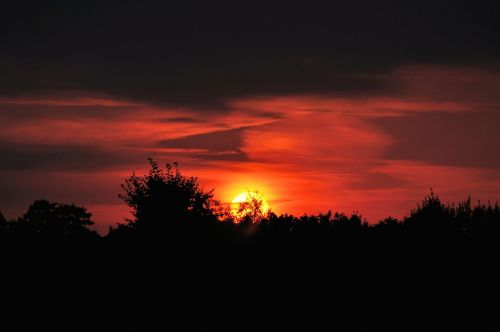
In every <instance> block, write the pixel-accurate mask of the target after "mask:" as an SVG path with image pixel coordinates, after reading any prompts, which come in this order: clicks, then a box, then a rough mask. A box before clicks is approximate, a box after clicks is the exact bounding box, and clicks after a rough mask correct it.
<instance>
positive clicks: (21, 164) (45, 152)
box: [0, 141, 147, 172]
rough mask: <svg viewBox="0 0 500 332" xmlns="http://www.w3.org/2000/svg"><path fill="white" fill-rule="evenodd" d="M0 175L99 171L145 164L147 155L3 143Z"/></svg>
mask: <svg viewBox="0 0 500 332" xmlns="http://www.w3.org/2000/svg"><path fill="white" fill-rule="evenodd" d="M0 156H1V157H2V162H1V163H0V171H10V170H49V171H58V170H59V171H67V172H72V171H98V170H104V169H112V168H120V167H123V166H124V165H131V164H134V163H137V161H138V160H145V158H146V157H147V156H145V155H144V152H135V153H134V151H133V150H132V151H129V150H127V151H125V150H124V149H113V148H102V147H99V146H96V145H94V144H81V145H76V144H68V145H64V144H41V143H40V144H34V143H17V142H5V141H4V142H0Z"/></svg>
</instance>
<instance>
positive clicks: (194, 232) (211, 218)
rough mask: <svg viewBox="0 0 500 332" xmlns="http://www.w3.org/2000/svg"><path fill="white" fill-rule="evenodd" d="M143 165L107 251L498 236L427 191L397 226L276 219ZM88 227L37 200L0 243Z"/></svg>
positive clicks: (498, 224) (487, 219) (58, 237)
mask: <svg viewBox="0 0 500 332" xmlns="http://www.w3.org/2000/svg"><path fill="white" fill-rule="evenodd" d="M149 165H150V169H149V171H148V173H147V174H146V175H144V176H137V175H136V174H135V173H134V174H133V175H132V176H131V177H129V178H128V179H126V180H125V183H124V184H123V185H122V190H123V192H122V193H121V194H120V197H121V198H122V200H123V201H124V202H125V203H126V204H127V205H128V206H129V207H131V209H132V214H133V218H132V219H127V220H125V222H124V223H122V224H119V225H118V226H117V227H112V228H110V232H109V234H108V235H107V236H105V237H104V238H103V240H104V242H105V243H108V245H110V246H113V244H115V243H117V241H118V242H120V243H122V244H127V243H132V242H135V243H142V244H159V245H162V244H167V245H168V244H173V245H179V244H182V245H184V246H189V247H191V248H197V247H198V248H200V247H203V248H205V249H206V248H208V247H214V246H217V245H222V246H227V245H231V246H236V247H238V246H242V247H247V246H251V247H253V248H257V247H262V248H264V247H269V246H273V247H280V246H284V247H288V248H294V247H295V248H302V249H304V248H317V247H318V246H321V247H325V248H326V247H328V248H333V247H337V248H338V247H342V246H344V247H351V248H352V247H355V246H358V247H359V248H362V247H370V246H372V245H375V244H376V245H378V246H382V247H383V246H386V245H389V244H392V245H394V244H397V245H399V246H403V247H406V248H409V247H411V246H414V247H415V248H421V246H422V244H423V243H427V244H434V245H435V244H438V243H439V244H441V245H442V246H445V245H446V244H452V245H457V243H461V244H464V245H465V244H466V243H477V244H481V245H491V246H495V245H496V244H497V242H498V241H497V238H498V235H499V234H500V207H499V205H498V203H495V204H491V203H488V204H483V203H481V202H478V203H477V204H476V205H475V206H472V204H471V199H470V197H469V198H468V199H466V200H464V201H462V202H459V203H458V204H454V203H452V204H444V203H443V202H442V201H441V200H440V198H439V196H438V195H437V194H435V193H434V192H433V191H432V190H431V191H430V193H429V194H428V195H427V196H425V197H424V199H423V200H422V202H421V203H420V204H417V207H416V208H415V209H414V210H412V211H411V212H410V213H409V214H408V215H407V216H405V217H404V218H402V219H401V220H398V219H396V218H392V217H388V218H386V219H384V220H381V221H380V222H378V223H377V224H371V225H370V224H368V222H367V221H366V220H364V218H363V217H362V216H361V215H360V214H358V213H356V212H355V213H353V214H351V215H346V214H344V213H338V212H332V211H328V212H327V213H324V214H323V213H320V214H319V215H303V216H300V217H296V216H293V215H289V214H282V215H277V214H275V213H274V212H272V211H263V209H262V204H263V200H262V197H261V196H260V195H259V194H250V195H249V199H248V200H247V201H246V202H242V203H241V204H240V205H239V206H238V208H237V210H236V212H237V213H234V210H233V211H231V209H230V208H229V207H227V208H225V207H223V206H222V204H221V203H220V202H219V201H217V200H215V199H214V194H213V192H214V191H213V190H210V191H204V190H203V189H202V188H201V187H200V184H199V183H198V180H197V178H195V177H186V176H184V175H182V173H181V171H180V169H179V166H178V164H177V163H173V164H167V165H166V167H165V168H164V169H163V168H161V167H159V165H158V164H157V163H156V162H155V161H153V160H152V159H149ZM233 209H234V208H233ZM92 225H93V222H92V221H91V215H90V213H88V212H87V211H86V210H85V208H83V207H77V206H75V205H67V204H59V203H51V202H49V201H46V200H38V201H35V202H34V203H33V204H32V205H31V206H30V207H29V209H28V211H27V212H26V213H25V214H24V215H23V216H22V217H20V218H18V220H15V221H7V220H6V219H5V217H3V215H1V214H0V238H2V239H3V241H8V240H15V239H23V240H33V241H46V242H50V241H69V242H71V241H74V242H77V241H78V242H85V241H87V240H88V242H89V243H93V242H92V241H93V240H94V239H96V238H98V235H97V234H96V233H95V232H93V231H91V230H90V229H89V227H91V226H92Z"/></svg>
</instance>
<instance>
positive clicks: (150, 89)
mask: <svg viewBox="0 0 500 332" xmlns="http://www.w3.org/2000/svg"><path fill="white" fill-rule="evenodd" d="M495 7H498V6H496V5H495V6H494V5H490V4H485V3H482V4H480V5H479V4H473V2H470V4H469V5H464V4H458V3H457V2H451V1H449V2H439V4H436V3H434V4H432V5H425V4H423V3H422V2H421V1H405V2H404V4H402V3H401V2H394V3H390V2H386V1H381V2H376V3H375V1H349V2H347V1H346V2H339V3H335V2H334V1H331V2H330V3H329V5H324V4H323V5H320V4H314V3H313V2H310V1H307V2H306V1H304V2H303V3H302V4H300V5H292V4H290V3H287V2H283V3H281V4H279V5H277V4H276V5H275V4H270V3H269V2H267V3H259V2H248V3H244V2H238V1H233V2H209V1H206V2H203V3H201V2H200V3H196V2H188V1H187V2H186V1H182V4H175V5H173V4H171V3H168V2H166V1H165V2H160V1H141V2H139V1H137V2H134V1H116V2H107V4H106V5H104V4H103V3H102V2H97V1H96V2H93V1H86V2H77V1H74V2H73V1H72V2H71V3H69V1H46V2H45V4H43V2H41V1H32V2H30V1H4V2H2V4H0V211H2V212H3V213H4V214H5V215H6V216H8V217H16V216H19V215H20V214H22V213H23V212H24V211H25V210H26V209H27V207H28V205H29V204H30V203H31V202H33V200H35V199H41V198H46V199H49V200H54V201H58V202H64V203H75V204H77V205H83V206H85V207H87V208H88V210H89V211H90V212H91V213H92V214H93V215H94V220H95V221H96V222H97V223H98V224H97V225H96V227H97V229H99V230H100V231H102V232H105V231H106V229H107V227H108V226H109V225H113V224H115V223H116V222H120V221H122V219H123V217H126V216H127V211H128V208H127V207H126V206H125V204H123V203H122V202H121V201H120V200H119V198H118V196H117V194H118V193H119V192H120V184H121V183H122V182H123V181H124V179H125V178H126V177H127V176H130V175H131V173H132V171H136V172H137V173H138V174H141V173H142V172H144V171H146V169H147V158H148V157H153V158H155V159H156V160H157V161H158V162H160V163H161V164H164V163H166V162H173V161H178V162H179V163H180V167H181V170H182V171H183V173H185V174H186V175H194V176H198V178H199V180H200V183H201V184H202V186H203V187H204V188H205V189H207V190H208V189H212V188H215V197H216V198H217V199H219V200H221V201H222V202H230V201H231V200H232V199H233V198H234V197H235V196H236V195H237V194H239V193H241V192H242V191H245V190H247V189H251V190H258V191H260V192H261V193H263V194H264V195H265V197H266V199H267V200H268V202H269V205H270V207H271V209H272V210H274V211H275V212H277V213H284V212H288V213H293V214H303V213H318V212H325V211H327V210H329V209H332V210H334V211H340V212H342V211H343V212H346V213H350V212H353V211H359V212H360V213H361V214H362V215H363V216H364V217H366V218H367V219H368V220H369V221H370V222H377V221H378V220H380V219H382V218H385V217H387V216H389V215H391V216H395V217H402V216H404V215H405V214H406V213H408V212H409V211H410V210H411V209H412V208H414V207H415V205H416V203H417V202H418V201H420V200H421V199H422V198H423V197H424V196H425V195H426V194H427V193H428V192H429V190H430V188H433V189H434V191H435V192H437V193H438V194H439V195H440V197H442V198H443V200H444V201H457V200H461V199H465V198H467V196H468V195H470V196H471V197H472V199H473V201H476V200H479V199H480V200H482V201H488V200H490V201H497V200H500V130H499V128H500V61H499V60H500V38H499V36H500V34H499V31H500V20H498V14H497V13H498V9H499V8H495Z"/></svg>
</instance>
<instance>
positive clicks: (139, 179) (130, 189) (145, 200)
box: [109, 159, 222, 242]
mask: <svg viewBox="0 0 500 332" xmlns="http://www.w3.org/2000/svg"><path fill="white" fill-rule="evenodd" d="M149 165H150V170H149V172H148V174H146V175H144V176H137V175H136V174H135V173H134V174H133V175H132V176H131V177H129V178H128V179H126V180H125V183H124V184H122V186H121V187H122V190H123V193H122V194H120V195H119V197H120V198H121V199H122V200H123V201H124V202H125V203H126V204H127V205H128V206H129V207H131V208H132V215H133V216H134V219H128V220H126V223H125V224H121V225H119V226H118V227H117V228H112V229H111V231H110V236H109V237H110V238H115V239H117V238H122V239H123V238H130V237H131V236H132V237H133V236H135V235H137V236H141V237H155V238H161V239H162V240H166V241H171V242H172V241H174V242H178V241H187V240H190V241H194V240H195V238H196V240H200V237H205V236H208V234H212V233H213V231H214V228H216V227H217V226H218V220H219V219H218V218H219V216H220V215H221V213H222V209H221V206H220V203H219V202H218V201H217V200H215V199H214V198H213V190H211V191H208V192H205V191H203V190H202V189H201V187H200V185H199V183H198V180H197V178H195V177H185V176H183V175H182V174H181V172H180V170H179V167H178V164H177V163H173V164H167V165H166V167H165V169H162V168H160V167H159V166H158V163H156V162H155V161H154V160H152V159H149ZM134 234H135V235H134Z"/></svg>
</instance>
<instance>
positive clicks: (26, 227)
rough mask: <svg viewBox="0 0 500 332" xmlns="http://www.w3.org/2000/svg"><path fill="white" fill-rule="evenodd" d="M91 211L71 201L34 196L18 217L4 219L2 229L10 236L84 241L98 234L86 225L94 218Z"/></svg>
mask: <svg viewBox="0 0 500 332" xmlns="http://www.w3.org/2000/svg"><path fill="white" fill-rule="evenodd" d="M91 216H92V215H91V214H90V213H88V212H87V210H86V209H85V208H83V207H79V206H76V205H74V204H70V205H69V204H59V203H51V202H49V201H47V200H37V201H35V202H33V204H31V205H30V207H29V208H28V211H27V212H26V213H25V214H24V215H23V216H22V217H20V218H19V219H18V220H17V221H10V222H5V225H6V227H4V231H5V232H6V233H7V235H9V237H10V238H15V239H18V240H25V241H26V240H31V241H44V242H61V241H66V242H68V241H69V242H85V241H92V240H95V239H97V238H98V235H97V233H96V232H95V231H92V230H91V229H89V228H88V227H89V226H92V225H93V224H94V222H93V221H92V220H91Z"/></svg>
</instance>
